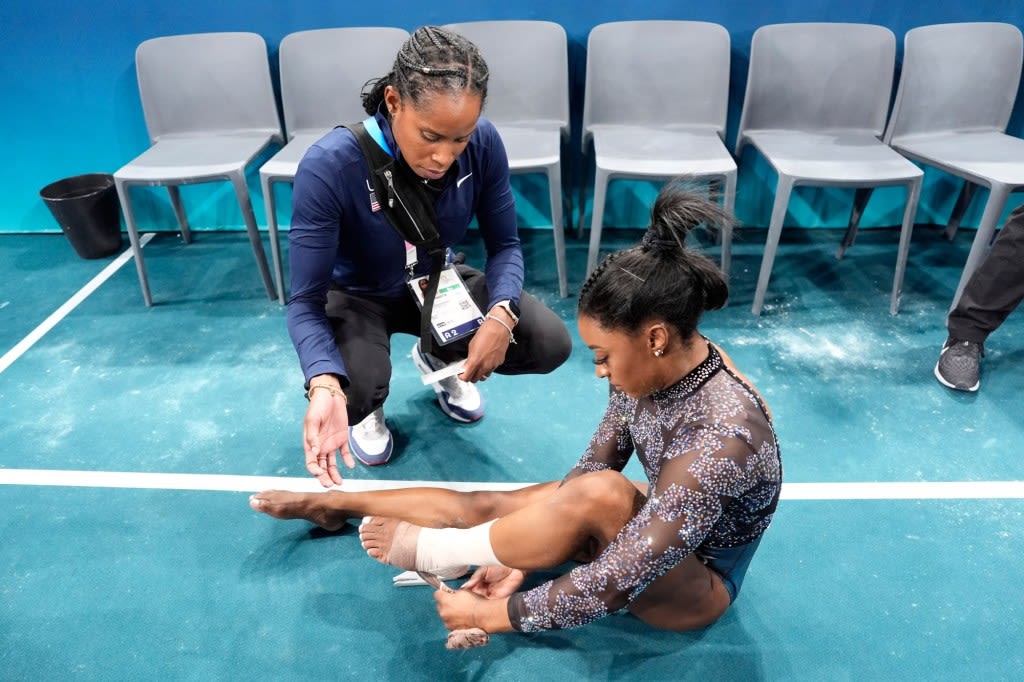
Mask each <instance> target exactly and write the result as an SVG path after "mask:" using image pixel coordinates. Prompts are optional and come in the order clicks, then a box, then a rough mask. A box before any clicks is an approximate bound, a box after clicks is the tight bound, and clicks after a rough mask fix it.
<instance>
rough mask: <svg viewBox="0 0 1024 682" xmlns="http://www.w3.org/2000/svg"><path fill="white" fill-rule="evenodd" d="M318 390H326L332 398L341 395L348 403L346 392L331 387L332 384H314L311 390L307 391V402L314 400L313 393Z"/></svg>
mask: <svg viewBox="0 0 1024 682" xmlns="http://www.w3.org/2000/svg"><path fill="white" fill-rule="evenodd" d="M318 388H326V389H327V392H328V393H330V394H331V397H332V398H333V397H334V396H337V395H340V396H341V399H342V400H344V401H345V402H346V403H348V397H347V396H346V395H345V392H344V391H342V390H341V389H340V388H335V387H334V386H331V385H330V384H313V385H312V386H310V387H309V390H308V391H306V400H312V398H313V391H315V390H316V389H318Z"/></svg>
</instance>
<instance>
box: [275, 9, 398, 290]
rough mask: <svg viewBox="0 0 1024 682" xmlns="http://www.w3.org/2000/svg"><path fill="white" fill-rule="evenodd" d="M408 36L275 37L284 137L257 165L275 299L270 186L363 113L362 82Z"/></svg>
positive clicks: (365, 32)
mask: <svg viewBox="0 0 1024 682" xmlns="http://www.w3.org/2000/svg"><path fill="white" fill-rule="evenodd" d="M408 38H409V33H408V32H407V31H405V30H404V29H400V28H390V27H379V28H378V27H344V28H324V29H314V30H310V31H298V32H296V33H290V34H288V35H286V36H285V37H284V39H282V40H281V47H280V49H279V50H278V63H279V66H280V72H281V104H282V107H283V109H284V127H285V130H286V131H287V134H288V142H287V144H285V146H284V148H282V149H281V151H279V152H278V153H277V154H275V155H274V156H273V157H272V158H271V159H269V160H268V161H267V162H266V163H264V164H263V165H262V166H261V167H260V185H261V187H262V188H263V203H264V205H265V207H266V212H267V231H268V233H269V236H270V252H271V256H272V259H273V261H274V275H275V279H276V281H277V298H278V300H279V301H280V302H281V303H282V304H283V303H284V302H285V285H284V266H283V264H282V258H281V247H280V242H279V238H278V225H277V203H276V201H275V199H274V187H273V185H274V184H275V183H278V182H292V181H293V180H295V172H296V171H297V170H298V168H299V162H300V161H301V160H302V157H303V156H305V154H306V152H307V151H308V150H309V148H310V147H311V146H312V145H313V143H315V142H316V141H317V140H319V139H320V138H321V137H323V136H324V134H326V133H327V132H329V131H330V130H331V129H332V128H334V127H335V126H337V125H341V124H344V123H355V122H356V121H361V120H363V119H364V118H366V112H365V111H363V103H362V99H361V97H360V93H361V91H362V89H363V85H365V84H366V82H367V81H368V80H370V79H372V78H379V77H381V76H384V75H385V74H387V72H388V71H390V70H391V66H392V65H393V63H394V61H395V54H397V53H398V49H399V48H400V47H401V46H402V43H404V42H405V41H406V40H407V39H408Z"/></svg>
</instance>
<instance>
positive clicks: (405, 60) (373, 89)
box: [362, 26, 489, 116]
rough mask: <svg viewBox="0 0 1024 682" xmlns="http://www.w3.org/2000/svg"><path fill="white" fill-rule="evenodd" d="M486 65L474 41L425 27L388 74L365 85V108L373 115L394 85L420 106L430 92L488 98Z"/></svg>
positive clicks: (407, 42) (412, 40) (401, 95)
mask: <svg viewBox="0 0 1024 682" xmlns="http://www.w3.org/2000/svg"><path fill="white" fill-rule="evenodd" d="M488 75H489V72H488V70H487V62H485V61H484V58H483V55H481V54H480V50H479V49H478V48H477V46H476V45H474V44H473V43H472V42H470V41H469V40H467V39H466V38H464V37H462V36H461V35H459V34H458V33H454V32H452V31H449V30H446V29H443V28H439V27H437V26H424V27H422V28H418V29H416V31H415V32H414V33H413V34H412V35H411V36H409V39H408V40H406V41H405V43H404V44H403V45H402V47H401V49H399V50H398V55H397V56H396V57H395V63H394V65H393V66H392V67H391V71H389V72H388V73H387V74H386V75H384V76H382V77H381V78H376V79H373V80H370V81H367V83H366V84H365V85H364V86H363V92H362V99H363V109H364V110H366V113H367V114H369V115H371V116H373V115H374V114H376V113H377V110H378V108H379V107H380V104H381V102H383V101H384V89H385V88H386V87H387V86H389V85H391V86H393V87H394V88H395V89H396V90H398V94H399V96H400V97H401V98H402V99H407V100H408V101H410V102H412V103H413V104H416V103H418V102H419V101H420V100H421V98H422V97H423V95H425V94H428V93H431V94H433V93H459V92H464V91H466V90H469V91H470V92H471V93H474V94H477V95H480V102H481V104H482V103H483V101H484V100H485V99H486V98H487V77H488Z"/></svg>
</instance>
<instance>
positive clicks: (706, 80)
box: [579, 21, 736, 276]
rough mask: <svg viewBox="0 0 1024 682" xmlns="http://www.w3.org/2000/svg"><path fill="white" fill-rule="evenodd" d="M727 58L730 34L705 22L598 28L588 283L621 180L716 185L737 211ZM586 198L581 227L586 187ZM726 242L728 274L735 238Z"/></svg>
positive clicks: (592, 63)
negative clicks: (728, 134)
mask: <svg viewBox="0 0 1024 682" xmlns="http://www.w3.org/2000/svg"><path fill="white" fill-rule="evenodd" d="M729 51H730V40H729V33H728V32H727V31H726V30H725V28H723V27H722V26H719V25H718V24H712V23H707V22H699V21H621V22H612V23H606V24H600V25H598V26H595V27H594V28H593V30H591V32H590V36H589V38H588V39H587V72H586V80H585V86H584V99H583V153H584V154H586V153H587V146H588V142H589V141H590V140H591V139H593V141H594V165H595V174H594V204H593V209H592V215H591V223H590V249H589V251H588V254H587V274H588V275H589V274H590V272H592V271H593V269H594V268H595V267H596V266H597V259H598V254H599V250H600V244H601V227H602V222H603V221H604V209H605V197H606V192H607V189H608V183H609V182H610V181H611V180H612V179H614V178H625V177H647V178H666V179H669V178H673V177H676V176H680V175H686V176H688V177H691V178H693V179H694V180H698V179H701V180H709V181H711V182H713V183H716V185H719V186H720V187H721V192H722V196H723V201H724V204H725V207H726V208H727V209H729V210H730V211H732V210H733V206H734V203H735V196H736V162H735V161H734V160H733V158H732V156H731V155H730V154H729V150H728V149H727V148H726V146H725V143H724V142H723V137H724V135H725V123H726V114H727V111H728V106H729ZM580 194H581V196H580V207H579V211H580V216H579V224H580V225H581V226H582V225H583V213H584V205H585V202H584V200H583V196H582V194H583V188H582V187H581V188H580ZM720 237H721V240H722V253H721V263H722V266H721V267H722V271H723V272H724V273H725V274H726V276H728V274H729V269H730V248H731V244H732V233H731V230H727V231H724V233H723V234H722V235H720Z"/></svg>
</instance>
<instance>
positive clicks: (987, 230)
mask: <svg viewBox="0 0 1024 682" xmlns="http://www.w3.org/2000/svg"><path fill="white" fill-rule="evenodd" d="M1009 196H1010V188H1009V187H1008V186H1006V185H1003V184H993V185H992V189H991V190H989V195H988V201H987V202H986V203H985V212H984V213H982V215H981V222H979V223H978V231H977V233H976V234H975V235H974V241H973V242H971V251H970V253H968V254H967V263H965V264H964V271H963V273H962V274H961V275H960V283H959V284H957V286H956V295H955V296H953V304H952V305H951V306H950V307H949V309H950V310H952V309H953V308H955V307H956V304H957V301H959V300H960V294H962V293H963V291H964V287H965V286H967V280H969V279H970V278H971V275H972V274H973V273H974V270H975V269H976V268H977V267H978V264H979V263H981V261H982V260H983V259H984V258H985V254H986V253H987V252H988V246H989V243H990V242H991V241H992V235H993V234H994V233H995V230H996V221H998V220H999V216H1000V215H1002V213H1003V208H1005V207H1006V200H1007V199H1008V198H1009Z"/></svg>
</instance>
